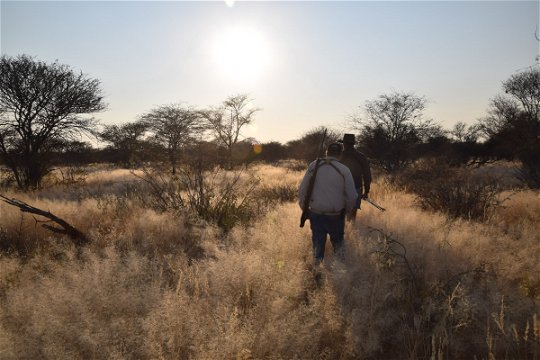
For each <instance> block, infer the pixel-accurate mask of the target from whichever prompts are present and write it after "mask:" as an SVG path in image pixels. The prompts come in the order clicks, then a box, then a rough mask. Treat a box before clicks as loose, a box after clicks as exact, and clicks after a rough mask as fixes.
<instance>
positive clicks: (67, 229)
mask: <svg viewBox="0 0 540 360" xmlns="http://www.w3.org/2000/svg"><path fill="white" fill-rule="evenodd" d="M0 199H1V200H2V201H4V202H5V203H7V204H9V205H12V206H16V207H18V208H19V209H20V210H21V212H24V213H30V214H35V215H39V216H43V217H44V218H47V219H49V221H47V222H51V221H52V222H54V223H56V224H57V225H59V226H60V227H57V226H52V225H49V224H41V226H42V227H44V228H45V229H47V230H49V231H52V232H54V233H57V234H63V235H67V236H69V237H70V238H71V239H72V240H74V242H75V244H76V245H84V244H86V243H87V242H88V238H87V237H86V235H85V234H83V233H82V232H81V231H79V230H78V229H76V228H75V227H73V226H72V225H70V224H69V223H68V222H67V221H65V220H64V219H61V218H59V217H58V216H56V215H54V214H52V213H51V212H50V211H45V210H41V209H38V208H36V207H34V206H32V205H29V204H27V203H25V202H24V201H21V200H17V199H9V198H7V197H5V196H4V195H0ZM36 222H38V221H37V220H36Z"/></svg>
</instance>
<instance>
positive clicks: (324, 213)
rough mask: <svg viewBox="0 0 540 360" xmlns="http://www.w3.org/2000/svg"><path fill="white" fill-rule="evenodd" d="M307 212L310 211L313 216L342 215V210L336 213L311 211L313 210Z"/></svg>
mask: <svg viewBox="0 0 540 360" xmlns="http://www.w3.org/2000/svg"><path fill="white" fill-rule="evenodd" d="M309 211H311V212H312V213H315V214H317V215H326V216H338V215H342V214H343V211H344V209H342V210H340V211H336V212H331V211H319V210H313V209H310V210H309Z"/></svg>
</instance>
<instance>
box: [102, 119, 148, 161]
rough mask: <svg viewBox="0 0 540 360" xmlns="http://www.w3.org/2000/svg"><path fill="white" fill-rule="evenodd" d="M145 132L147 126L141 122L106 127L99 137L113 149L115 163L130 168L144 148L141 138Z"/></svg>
mask: <svg viewBox="0 0 540 360" xmlns="http://www.w3.org/2000/svg"><path fill="white" fill-rule="evenodd" d="M147 130H148V125H147V124H146V123H144V122H142V121H135V122H128V123H124V124H121V125H106V126H105V127H104V128H103V130H102V131H101V132H100V133H99V137H100V138H101V140H103V141H105V142H106V143H109V144H110V148H112V149H114V151H115V152H116V154H115V155H116V156H115V157H116V159H117V161H120V162H121V163H123V164H124V165H126V166H130V165H132V164H133V162H134V161H135V158H136V157H137V156H138V155H140V154H141V153H142V152H143V150H144V148H145V142H144V140H143V137H144V135H145V133H146V131H147Z"/></svg>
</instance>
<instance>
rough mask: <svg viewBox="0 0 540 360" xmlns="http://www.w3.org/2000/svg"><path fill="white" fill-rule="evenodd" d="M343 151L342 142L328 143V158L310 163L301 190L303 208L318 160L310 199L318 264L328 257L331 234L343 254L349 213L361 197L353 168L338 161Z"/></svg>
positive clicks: (311, 222)
mask: <svg viewBox="0 0 540 360" xmlns="http://www.w3.org/2000/svg"><path fill="white" fill-rule="evenodd" d="M342 151H343V147H342V145H341V144H340V143H332V144H330V145H328V148H327V150H326V158H325V159H317V160H315V161H313V162H312V163H311V164H309V166H308V169H307V171H306V173H305V175H304V178H303V179H302V182H301V183H300V188H299V190H298V197H299V200H300V207H303V206H304V203H305V198H306V196H307V194H308V193H309V192H310V191H309V190H308V187H309V183H310V178H311V176H312V175H313V173H314V171H315V167H316V164H317V161H318V162H319V167H318V170H317V176H316V178H315V182H314V184H313V189H312V190H311V199H310V201H309V221H310V226H311V232H312V241H313V256H314V258H315V264H319V263H321V262H322V260H323V259H324V247H325V244H326V236H327V235H330V241H331V242H332V247H333V249H334V253H336V254H337V255H338V256H342V251H343V238H344V233H345V214H346V213H350V212H351V211H352V210H353V209H354V207H355V204H356V200H357V197H358V194H357V193H356V190H355V187H354V180H353V177H352V175H351V171H350V170H349V168H347V167H346V166H345V165H343V164H341V163H340V162H339V161H338V158H339V157H340V155H341V153H342ZM302 210H303V209H302Z"/></svg>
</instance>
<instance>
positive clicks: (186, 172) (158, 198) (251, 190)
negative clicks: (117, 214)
mask: <svg viewBox="0 0 540 360" xmlns="http://www.w3.org/2000/svg"><path fill="white" fill-rule="evenodd" d="M163 174H164V172H163V171H160V170H159V169H145V170H144V174H143V175H142V176H140V178H141V179H142V180H143V181H144V184H145V186H143V187H140V186H139V187H133V188H132V189H131V191H130V192H131V194H132V195H134V196H135V198H136V199H137V200H138V201H140V202H141V203H142V205H143V206H145V207H150V208H152V209H154V210H157V211H161V212H173V213H176V214H184V215H188V216H195V217H197V218H199V219H202V220H205V221H208V222H210V223H214V224H216V225H217V226H219V227H220V228H221V229H223V230H224V231H225V232H228V231H230V230H231V229H232V228H233V227H234V226H236V225H249V224H250V223H252V221H253V220H254V219H255V218H256V217H257V216H258V214H259V213H260V212H261V211H263V210H265V209H266V208H267V204H265V202H263V201H261V199H260V198H257V197H255V196H254V195H255V189H256V188H257V186H258V184H259V180H258V179H256V178H255V177H254V176H253V175H250V174H245V173H244V172H242V171H238V172H228V171H225V170H223V169H221V168H217V167H216V168H214V169H211V170H205V169H204V168H203V166H202V164H200V163H198V164H197V163H195V164H189V165H186V166H184V167H182V168H180V169H179V171H178V174H177V175H175V176H166V175H163Z"/></svg>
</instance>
